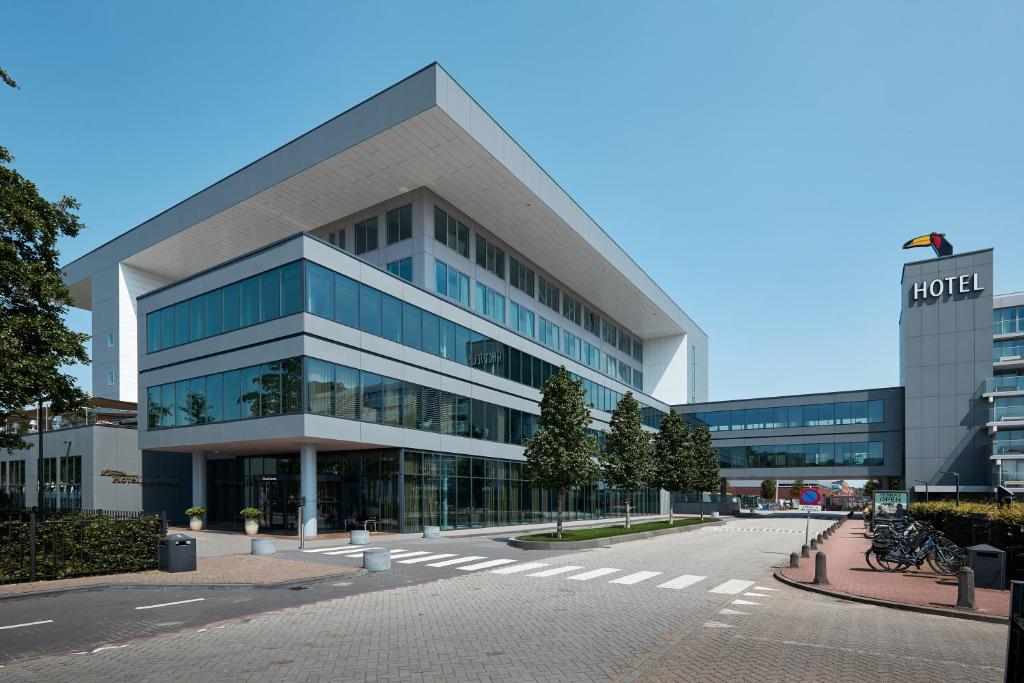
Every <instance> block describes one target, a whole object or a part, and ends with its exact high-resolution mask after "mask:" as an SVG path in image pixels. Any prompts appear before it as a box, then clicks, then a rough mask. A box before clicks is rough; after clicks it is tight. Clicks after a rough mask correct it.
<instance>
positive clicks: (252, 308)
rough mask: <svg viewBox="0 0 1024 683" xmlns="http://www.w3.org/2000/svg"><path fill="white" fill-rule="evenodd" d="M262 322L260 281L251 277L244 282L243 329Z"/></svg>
mask: <svg viewBox="0 0 1024 683" xmlns="http://www.w3.org/2000/svg"><path fill="white" fill-rule="evenodd" d="M259 321H260V280H259V278H258V277H251V278H249V279H247V280H242V327H249V326H250V325H256V324H257V323H259Z"/></svg>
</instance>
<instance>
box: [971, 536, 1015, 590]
mask: <svg viewBox="0 0 1024 683" xmlns="http://www.w3.org/2000/svg"><path fill="white" fill-rule="evenodd" d="M964 550H966V551H967V566H968V567H970V568H971V569H973V570H974V585H975V587H976V588H997V589H999V590H1003V589H1004V588H1006V551H1005V550H1000V549H999V548H995V547H993V546H990V545H988V544H987V543H981V544H979V545H972V546H971V547H969V548H965V549H964Z"/></svg>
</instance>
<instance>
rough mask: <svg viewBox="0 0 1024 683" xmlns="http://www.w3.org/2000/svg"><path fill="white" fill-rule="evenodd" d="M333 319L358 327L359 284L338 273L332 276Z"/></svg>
mask: <svg viewBox="0 0 1024 683" xmlns="http://www.w3.org/2000/svg"><path fill="white" fill-rule="evenodd" d="M334 319H335V320H336V321H338V322H339V323H341V324H342V325H348V326H349V327H355V328H358V327H359V283H358V282H356V281H355V280H353V279H352V278H350V277H345V276H344V275H341V274H338V273H335V275H334Z"/></svg>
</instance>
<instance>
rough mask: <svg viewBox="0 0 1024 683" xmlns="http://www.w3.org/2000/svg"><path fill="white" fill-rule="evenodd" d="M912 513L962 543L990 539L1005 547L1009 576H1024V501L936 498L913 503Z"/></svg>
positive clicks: (999, 546)
mask: <svg viewBox="0 0 1024 683" xmlns="http://www.w3.org/2000/svg"><path fill="white" fill-rule="evenodd" d="M909 513H910V516H911V517H912V518H914V519H920V520H922V521H925V522H928V523H929V524H932V525H933V526H935V527H936V528H937V529H939V530H940V531H942V533H944V534H945V535H946V536H948V537H949V539H950V540H952V541H953V542H954V543H956V544H957V545H959V546H961V547H965V546H969V545H973V544H977V543H988V544H989V545H993V546H995V547H996V548H999V549H1000V550H1005V551H1006V565H1007V566H1006V572H1007V574H1008V575H1009V578H1011V579H1015V580H1021V579H1024V505H1014V506H1013V507H998V506H996V505H995V504H994V503H960V505H959V506H958V505H956V504H955V503H953V502H952V501H936V502H928V503H911V504H910V510H909Z"/></svg>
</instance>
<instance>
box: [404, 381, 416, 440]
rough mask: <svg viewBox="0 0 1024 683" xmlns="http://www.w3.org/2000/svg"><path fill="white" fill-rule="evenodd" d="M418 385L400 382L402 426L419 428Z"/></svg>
mask: <svg viewBox="0 0 1024 683" xmlns="http://www.w3.org/2000/svg"><path fill="white" fill-rule="evenodd" d="M419 411H420V385H418V384H414V383H412V382H402V426H403V427H405V428H407V429H420V425H419Z"/></svg>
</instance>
